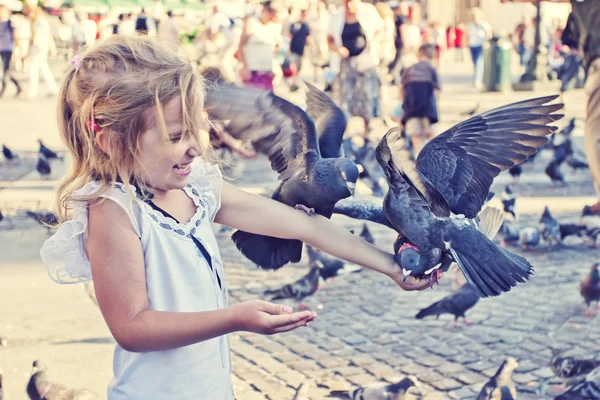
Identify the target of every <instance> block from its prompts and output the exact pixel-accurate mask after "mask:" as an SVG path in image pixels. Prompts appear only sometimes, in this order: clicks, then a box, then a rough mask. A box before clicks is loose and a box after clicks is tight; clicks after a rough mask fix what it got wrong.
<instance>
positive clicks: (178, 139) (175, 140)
mask: <svg viewBox="0 0 600 400" xmlns="http://www.w3.org/2000/svg"><path fill="white" fill-rule="evenodd" d="M170 140H171V143H179V142H180V141H181V135H177V136H171V138H170Z"/></svg>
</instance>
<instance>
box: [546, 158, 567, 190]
mask: <svg viewBox="0 0 600 400" xmlns="http://www.w3.org/2000/svg"><path fill="white" fill-rule="evenodd" d="M544 172H545V173H546V175H547V176H548V177H549V178H550V180H551V181H552V185H556V184H557V183H561V184H565V175H564V174H563V173H562V171H561V170H560V163H558V162H556V160H552V161H550V163H549V164H548V166H547V167H546V169H545V170H544Z"/></svg>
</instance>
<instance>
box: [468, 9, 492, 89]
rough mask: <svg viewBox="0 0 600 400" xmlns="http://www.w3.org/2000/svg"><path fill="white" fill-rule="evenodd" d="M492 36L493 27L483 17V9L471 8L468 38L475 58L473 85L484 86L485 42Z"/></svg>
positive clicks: (472, 57)
mask: <svg viewBox="0 0 600 400" xmlns="http://www.w3.org/2000/svg"><path fill="white" fill-rule="evenodd" d="M491 38H492V27H491V26H490V24H489V23H487V21H485V20H484V19H483V11H481V9H480V8H477V7H474V8H472V9H471V20H470V21H469V22H468V23H467V40H468V43H469V49H470V50H471V59H472V60H473V69H474V72H473V85H474V86H475V88H477V89H480V88H482V87H483V57H482V56H483V44H484V43H485V42H486V41H487V40H488V39H491Z"/></svg>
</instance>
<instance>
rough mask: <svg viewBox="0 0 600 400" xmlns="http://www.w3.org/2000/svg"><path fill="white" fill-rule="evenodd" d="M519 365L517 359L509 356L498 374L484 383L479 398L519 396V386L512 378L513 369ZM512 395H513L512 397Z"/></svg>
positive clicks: (505, 399)
mask: <svg viewBox="0 0 600 400" xmlns="http://www.w3.org/2000/svg"><path fill="white" fill-rule="evenodd" d="M518 366H519V363H518V362H517V360H515V359H514V358H513V357H508V358H507V359H506V361H504V362H503V363H502V365H500V368H498V371H496V374H495V375H494V376H492V377H491V378H490V380H489V381H487V382H486V384H485V385H483V388H481V392H479V395H478V396H477V400H510V399H516V398H517V388H516V387H515V383H514V382H513V380H512V374H513V371H514V370H515V369H516V368H517V367H518ZM511 396H512V397H511Z"/></svg>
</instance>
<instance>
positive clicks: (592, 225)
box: [579, 206, 600, 246]
mask: <svg viewBox="0 0 600 400" xmlns="http://www.w3.org/2000/svg"><path fill="white" fill-rule="evenodd" d="M579 225H581V226H582V227H583V228H584V233H585V235H586V236H587V238H588V239H589V241H590V245H592V246H597V245H598V241H599V239H600V215H598V214H597V213H595V212H594V209H593V207H590V206H585V207H583V211H582V212H581V220H580V221H579Z"/></svg>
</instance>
